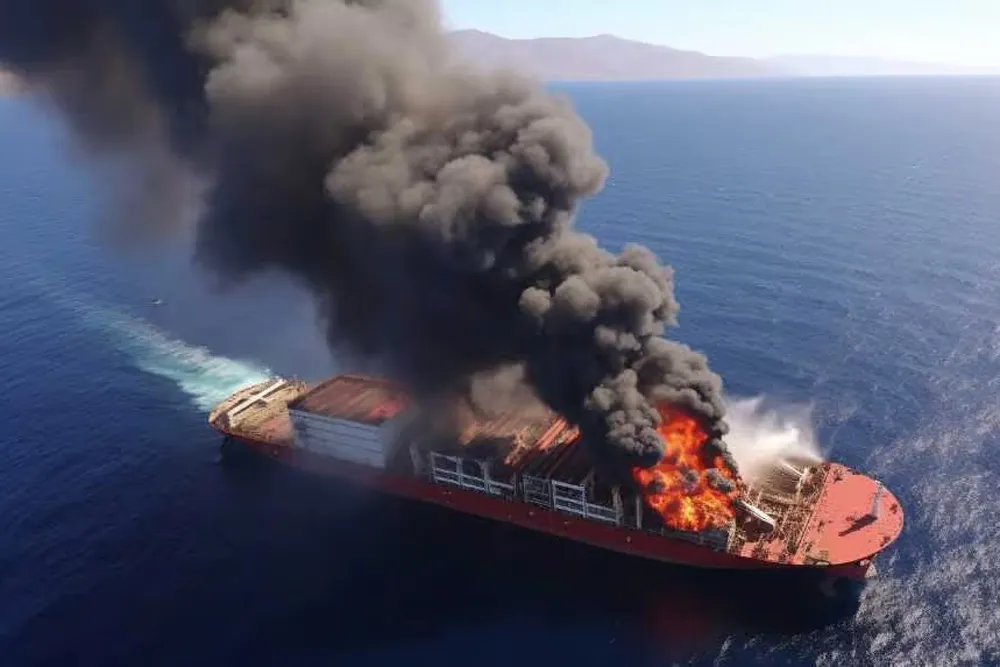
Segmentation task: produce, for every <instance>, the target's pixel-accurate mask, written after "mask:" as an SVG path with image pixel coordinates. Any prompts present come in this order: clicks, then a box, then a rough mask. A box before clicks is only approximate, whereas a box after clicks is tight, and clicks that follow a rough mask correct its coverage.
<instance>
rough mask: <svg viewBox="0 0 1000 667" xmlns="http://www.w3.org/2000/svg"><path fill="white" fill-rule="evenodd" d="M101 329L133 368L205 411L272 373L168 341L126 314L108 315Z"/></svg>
mask: <svg viewBox="0 0 1000 667" xmlns="http://www.w3.org/2000/svg"><path fill="white" fill-rule="evenodd" d="M103 320H104V326H105V327H106V328H107V329H109V330H110V331H112V332H113V333H114V334H115V337H116V339H117V340H116V343H117V344H118V346H119V348H120V349H121V350H122V351H124V352H126V353H127V354H129V355H130V356H131V357H132V359H133V361H134V362H135V364H136V366H137V367H138V368H139V369H141V370H143V371H146V372H147V373H151V374H153V375H157V376H159V377H163V378H166V379H168V380H171V381H173V382H174V383H175V384H176V385H177V386H178V387H179V388H180V389H181V390H182V391H183V392H184V393H185V394H187V395H188V396H189V397H191V400H192V402H193V403H194V405H195V406H196V407H197V408H198V409H199V410H203V411H205V412H207V411H209V410H211V409H212V408H214V407H215V406H216V405H218V403H219V402H221V401H222V400H224V399H225V398H226V397H227V396H229V395H230V394H232V393H233V392H234V391H236V390H237V389H239V388H240V387H243V386H246V385H248V384H252V383H255V382H261V381H263V380H266V379H267V378H268V377H270V376H271V375H272V373H271V372H270V371H269V370H268V369H267V368H264V367H262V366H259V365H256V364H253V363H251V362H246V361H240V360H237V359H230V358H228V357H222V356H217V355H214V354H212V353H211V352H210V351H209V350H208V349H207V348H204V347H197V346H193V345H189V344H187V343H184V342H182V341H180V340H176V339H174V338H171V337H170V336H168V335H167V334H166V333H164V332H163V331H162V330H160V329H158V328H157V327H155V326H153V325H151V324H149V323H148V322H145V321H143V320H139V319H136V318H133V317H130V316H128V315H123V314H121V313H115V312H109V313H105V314H104V316H103Z"/></svg>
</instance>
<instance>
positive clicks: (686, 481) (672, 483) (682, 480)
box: [632, 405, 738, 531]
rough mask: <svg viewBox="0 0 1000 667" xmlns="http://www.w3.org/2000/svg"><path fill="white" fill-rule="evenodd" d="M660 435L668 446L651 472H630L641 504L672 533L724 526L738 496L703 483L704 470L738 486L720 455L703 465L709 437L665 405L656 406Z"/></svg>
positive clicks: (704, 480) (691, 418) (690, 418)
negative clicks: (645, 505) (637, 488)
mask: <svg viewBox="0 0 1000 667" xmlns="http://www.w3.org/2000/svg"><path fill="white" fill-rule="evenodd" d="M657 409H658V410H659V411H660V416H661V417H662V423H661V424H660V426H659V429H658V430H659V432H660V435H661V436H663V440H664V442H665V443H666V445H667V448H666V453H665V455H664V457H663V459H662V460H661V461H660V462H659V463H657V464H656V465H655V466H653V467H652V468H633V470H632V476H633V477H634V479H635V481H636V482H638V484H639V487H640V489H642V493H643V495H644V498H645V500H646V503H647V504H648V505H649V506H650V507H652V508H653V509H654V510H656V512H657V513H658V514H659V515H660V517H662V519H663V523H664V524H665V525H666V526H669V527H670V528H674V529H677V530H688V531H700V530H705V529H706V528H712V527H725V526H726V525H728V524H729V522H730V521H732V519H733V517H734V516H735V514H734V511H733V500H734V499H735V498H736V495H737V492H736V491H733V492H731V493H725V492H723V491H719V490H717V489H715V488H713V487H712V486H711V485H710V484H709V483H708V478H707V476H706V472H707V471H708V470H709V469H710V468H713V467H714V468H716V469H717V470H718V471H719V472H720V473H722V475H723V476H724V477H725V478H726V479H728V480H729V481H731V482H733V483H734V484H738V478H737V475H736V471H734V470H732V469H731V468H730V467H729V465H728V464H727V463H726V461H725V459H724V458H723V457H722V456H717V457H715V459H714V460H712V461H708V460H706V459H707V456H708V454H707V452H705V449H704V446H705V443H706V442H707V441H708V433H706V432H705V429H704V428H702V426H701V424H699V423H698V421H697V420H696V419H695V418H694V417H691V416H690V415H688V414H686V413H685V412H683V411H681V410H679V409H677V408H674V407H672V406H669V405H659V406H657Z"/></svg>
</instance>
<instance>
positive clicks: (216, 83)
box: [0, 0, 725, 465]
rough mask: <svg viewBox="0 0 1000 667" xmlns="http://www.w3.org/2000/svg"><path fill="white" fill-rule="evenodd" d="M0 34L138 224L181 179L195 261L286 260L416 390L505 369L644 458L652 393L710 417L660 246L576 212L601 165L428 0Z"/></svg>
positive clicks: (712, 404) (113, 7)
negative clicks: (189, 195) (112, 178)
mask: <svg viewBox="0 0 1000 667" xmlns="http://www.w3.org/2000/svg"><path fill="white" fill-rule="evenodd" d="M0 59H2V60H3V61H4V62H5V63H6V64H7V65H8V66H9V67H11V68H12V69H13V70H14V71H16V72H17V73H18V74H19V75H21V76H24V77H25V78H27V79H28V80H30V81H31V82H32V83H33V85H35V86H37V87H40V88H42V89H43V90H44V91H45V93H46V94H47V96H48V97H49V98H50V99H51V100H52V101H53V102H54V103H55V104H57V106H58V108H59V109H61V110H62V111H63V112H64V113H65V114H66V116H67V118H69V120H70V123H71V125H72V127H73V128H74V129H75V130H76V131H77V135H78V137H80V139H81V141H82V142H83V143H84V145H85V146H86V147H87V148H88V149H89V150H91V151H92V152H94V153H96V154H113V155H126V156H128V159H130V160H133V161H134V162H135V170H134V171H130V172H129V173H132V174H137V175H138V176H136V177H135V178H134V179H131V181H130V182H129V183H126V185H128V186H130V187H131V188H132V189H133V194H132V195H131V196H130V198H129V200H128V201H131V202H141V203H142V204H143V208H142V209H140V210H142V211H144V212H145V213H146V214H145V215H142V216H139V219H141V220H142V223H141V224H142V225H143V231H145V230H146V228H151V229H155V230H159V229H161V228H162V227H165V226H168V225H169V224H170V223H172V222H173V221H174V220H175V219H176V218H177V217H178V216H177V215H176V209H177V206H178V205H179V203H180V202H179V200H180V199H183V194H182V193H185V192H189V188H188V186H187V185H186V184H188V183H190V180H191V178H192V176H195V177H197V178H200V179H203V180H204V181H205V183H207V188H208V194H207V195H206V201H205V204H206V212H205V214H204V216H203V217H202V218H201V219H200V221H199V222H198V225H197V228H196V230H195V232H196V236H197V243H196V258H197V260H198V262H199V263H200V264H201V265H203V266H204V267H207V269H209V270H210V271H211V272H212V273H214V274H215V275H216V276H218V277H221V278H223V279H225V280H227V281H238V280H239V279H241V278H244V277H247V276H250V275H255V274H258V273H260V272H262V271H266V270H270V269H280V270H283V271H286V272H289V273H291V274H292V275H294V276H296V277H297V278H299V279H300V280H301V281H302V283H303V284H304V285H306V286H307V287H308V288H309V289H311V290H312V291H313V292H314V294H315V295H316V297H317V301H318V303H319V305H320V309H321V312H322V316H323V318H324V321H325V323H326V325H327V331H328V337H329V340H330V343H331V345H332V346H333V347H335V348H336V349H338V350H344V349H346V350H347V351H348V352H350V353H353V354H360V355H364V356H367V357H371V358H376V359H378V360H380V361H381V362H382V363H383V364H384V366H385V368H386V369H387V370H388V372H391V373H392V374H393V375H394V376H395V377H396V378H397V379H399V380H401V381H403V382H405V383H406V384H408V385H409V386H410V388H411V389H412V390H414V391H416V392H417V393H418V394H419V395H422V396H438V395H448V394H454V393H456V392H460V393H462V394H464V395H466V396H469V397H471V398H472V399H474V400H478V401H479V403H480V406H481V407H488V406H485V405H483V402H484V401H485V402H486V403H490V402H493V401H494V400H498V399H499V398H501V396H500V394H506V393H507V391H508V390H510V389H511V387H512V384H518V383H512V382H511V378H516V377H521V378H523V381H524V383H527V384H528V385H529V386H530V389H531V391H532V392H534V393H535V394H537V395H538V396H539V397H540V398H541V399H542V400H543V401H545V402H546V403H548V404H549V405H550V406H552V407H553V408H555V409H556V410H558V411H560V412H562V413H563V414H564V415H566V416H567V417H568V418H570V419H571V420H574V421H575V422H577V423H578V424H579V425H580V426H581V428H582V430H583V432H584V434H585V436H586V440H587V442H588V443H589V444H590V445H591V448H592V450H591V451H592V453H593V454H594V457H595V458H596V459H597V460H598V462H599V463H614V464H638V465H651V464H653V463H655V462H656V461H658V460H659V459H660V458H661V456H662V454H663V447H664V445H663V442H662V440H661V438H660V436H659V435H658V433H657V431H656V428H655V427H656V425H657V424H658V422H659V419H660V418H659V415H658V413H657V411H656V410H655V409H654V407H653V403H654V402H655V401H670V402H671V403H674V404H676V405H678V406H681V407H683V408H686V409H687V410H689V411H690V412H692V413H693V414H695V415H697V416H699V417H700V418H701V419H702V420H703V421H704V422H705V424H706V427H707V428H708V429H709V430H710V431H711V432H712V433H713V435H715V436H721V435H722V434H723V433H724V432H725V424H724V422H723V421H722V416H723V402H722V400H721V381H720V379H719V377H718V376H716V375H715V374H714V373H712V372H711V371H710V370H709V368H708V366H707V362H706V360H705V358H704V357H702V356H701V355H699V354H697V353H695V352H694V351H692V350H690V349H689V348H687V347H685V346H683V345H680V344H678V343H676V342H673V341H669V340H667V339H665V338H663V337H662V336H663V334H664V331H665V328H666V327H667V326H669V325H672V324H674V318H675V315H676V313H677V310H678V305H677V303H676V301H675V299H674V296H673V275H672V271H671V270H670V269H669V267H664V266H661V265H660V264H659V263H658V262H657V260H656V258H655V257H654V256H653V255H652V253H651V252H649V251H648V250H646V249H645V248H642V247H639V246H630V247H628V248H626V249H625V250H624V252H623V253H622V254H620V255H618V256H615V255H613V254H611V253H609V252H606V251H605V250H603V249H601V248H599V247H598V245H597V243H596V242H595V241H594V239H592V238H590V237H588V236H585V235H583V234H580V233H577V232H575V231H573V229H572V226H571V223H572V219H573V216H574V214H575V212H576V209H577V207H578V204H579V203H580V201H581V200H582V199H583V198H585V197H587V196H589V195H591V194H593V193H595V192H597V191H598V190H599V189H600V188H601V186H602V184H603V181H604V178H605V174H606V166H605V164H604V162H603V161H602V160H601V159H600V158H599V157H598V156H597V155H595V153H594V151H593V147H592V142H591V134H590V130H589V128H588V127H587V126H586V125H585V124H584V123H583V122H582V121H581V119H580V118H578V117H577V115H576V114H575V113H574V111H573V110H572V108H571V107H570V105H569V104H568V103H566V102H565V101H563V100H561V99H558V98H556V97H552V96H549V95H547V94H544V93H543V92H542V91H541V89H540V87H539V86H537V85H536V84H534V83H533V82H529V81H526V80H522V79H520V78H518V77H515V76H512V75H505V74H488V75H487V74H482V73H475V72H471V71H468V70H467V69H465V68H464V67H462V66H461V65H460V64H458V63H456V62H455V61H453V60H452V58H451V55H450V54H449V53H448V50H447V48H446V42H445V40H444V38H443V35H442V30H441V25H440V18H439V16H438V11H437V7H436V5H435V4H433V3H431V2H427V1H417V0H214V1H209V0H200V1H199V0H156V1H154V0H148V1H147V2H142V3H135V2H129V1H128V0H105V1H104V2H80V0H20V1H19V0H0ZM136 192H137V193H138V195H136V194H135V193H136ZM154 213H157V214H156V215H154ZM135 219H136V216H134V215H133V216H130V219H129V220H128V222H129V223H130V224H133V225H134V224H135ZM491 376H494V377H496V378H497V382H495V383H494V384H493V385H492V386H490V385H489V378H490V377H491ZM484 383H485V384H486V386H485V387H484ZM473 385H475V386H473ZM711 446H713V447H717V448H719V450H720V451H724V449H723V446H722V444H721V441H720V440H719V439H718V437H716V438H715V439H714V440H713V442H712V445H711Z"/></svg>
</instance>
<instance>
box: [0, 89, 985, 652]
mask: <svg viewBox="0 0 1000 667" xmlns="http://www.w3.org/2000/svg"><path fill="white" fill-rule="evenodd" d="M559 88H560V92H562V93H565V94H568V95H569V96H570V97H571V99H572V100H573V102H574V104H575V105H576V107H577V109H578V110H579V112H580V113H581V114H582V115H583V116H584V118H585V119H586V120H587V121H588V122H589V123H590V125H591V127H592V129H593V131H594V137H595V142H596V144H597V147H598V150H599V152H600V153H601V155H602V156H603V157H604V158H605V159H606V160H607V161H608V162H609V164H610V167H611V176H610V178H609V180H608V183H607V185H606V187H605V189H604V190H603V191H602V192H601V193H600V194H599V195H597V196H596V197H594V198H592V199H591V200H589V201H587V202H585V204H584V206H583V208H582V210H581V212H580V215H579V220H578V225H579V227H580V228H581V229H583V230H585V231H587V232H589V233H592V234H594V235H595V236H596V237H597V238H598V239H599V240H600V241H601V242H602V243H603V244H604V245H605V246H607V247H608V248H610V249H620V248H621V246H622V245H624V244H625V243H629V242H639V243H642V244H644V245H646V246H648V247H649V248H651V249H652V250H653V251H654V252H655V253H656V254H657V255H658V256H659V257H660V258H661V259H662V260H663V261H665V262H667V263H669V264H671V265H672V266H673V267H674V268H675V270H676V285H677V297H678V300H679V301H680V303H681V312H680V316H679V326H678V327H677V329H676V330H674V332H673V333H672V335H674V336H676V337H677V338H679V339H680V340H682V341H684V342H686V343H688V344H690V345H692V346H694V347H696V348H698V349H700V350H702V351H704V352H705V353H706V354H707V355H708V356H709V358H710V360H711V364H712V367H713V369H714V370H715V371H716V372H718V373H720V374H721V375H722V376H723V377H724V379H725V383H726V390H727V393H728V395H729V396H730V397H733V398H740V397H757V396H761V397H764V398H765V399H766V400H767V401H769V402H771V403H773V404H775V405H791V404H799V405H801V404H808V405H811V406H812V410H813V411H812V419H813V422H814V426H815V429H816V432H817V436H818V439H819V441H820V443H821V445H822V448H823V451H824V454H825V455H826V456H828V457H831V458H834V459H836V460H838V461H841V462H843V463H846V464H848V465H850V466H853V467H856V468H859V469H861V470H863V471H865V472H866V473H869V474H871V475H873V476H876V477H878V478H879V479H881V480H883V481H884V482H885V483H886V484H887V485H888V486H889V487H890V488H891V489H892V490H893V492H894V493H896V494H897V495H898V497H899V498H900V500H901V502H902V504H903V507H904V509H905V511H906V517H907V523H906V527H905V530H904V533H903V535H902V537H901V538H900V539H899V540H898V541H897V542H896V543H895V544H894V545H893V546H892V547H891V548H890V550H889V551H888V552H886V553H885V554H884V555H883V556H882V557H881V558H880V560H879V561H877V565H878V569H879V574H878V576H877V577H876V578H875V579H874V580H872V581H871V582H870V583H868V584H867V586H866V587H865V588H864V590H863V591H861V593H860V597H859V598H858V599H857V601H856V602H855V603H854V604H851V605H847V606H846V607H845V606H844V605H831V604H829V603H828V602H826V601H824V600H823V599H822V598H821V595H820V594H818V592H817V591H815V590H812V589H811V588H810V587H809V586H806V585H804V584H802V583H801V582H798V581H792V580H784V579H782V578H763V577H754V576H752V575H745V574H736V573H705V572H701V571H697V570H688V569H684V568H674V567H669V566H663V565H657V564H650V563H642V562H637V561H635V560H632V559H629V558H625V557H619V556H614V555H610V554H605V553H603V552H598V551H595V550H592V549H590V548H587V547H583V546H576V545H572V544H565V543H562V542H559V541H557V540H553V539H550V538H547V537H544V536H539V535H534V534H530V533H526V532H523V531H520V530H516V529H513V528H510V527H507V526H502V525H495V524H492V523H489V522H485V521H481V520H478V519H473V518H468V517H461V516H454V515H452V514H450V513H447V512H444V511H441V510H438V509H435V508H430V507H424V506H415V505H413V504H407V503H404V502H400V501H396V500H393V499H389V498H384V497H380V496H375V495H372V494H370V493H368V492H365V491H363V490H359V489H354V488H350V487H345V486H341V485H338V484H336V483H332V482H329V481H326V480H317V479H313V478H310V477H308V476H306V475H302V474H299V473H296V472H293V471H286V470H279V469H277V468H275V467H273V466H262V465H257V464H254V463H253V462H251V461H243V462H238V463H233V464H230V463H229V462H227V463H226V464H225V465H220V463H219V461H218V444H219V442H218V439H217V437H216V436H215V435H214V434H213V433H212V432H211V431H210V430H209V428H208V427H207V425H206V423H205V416H206V413H207V410H208V409H209V408H210V406H211V405H212V404H213V403H214V402H215V401H218V400H220V399H221V398H223V397H224V396H225V395H227V394H228V393H229V392H230V391H232V390H233V389H235V388H236V387H238V386H240V385H242V384H243V383H246V382H250V381H254V380H257V379H259V378H262V377H265V376H266V375H267V374H268V373H272V372H274V373H282V374H297V375H300V376H303V377H319V376H323V375H325V374H328V373H330V372H333V371H334V370H336V368H337V367H338V366H337V361H336V359H334V358H332V357H331V355H330V354H329V353H328V352H327V351H326V349H325V347H324V345H323V342H322V337H321V334H320V332H319V329H318V327H317V324H316V323H315V321H314V320H313V312H312V308H311V304H310V303H309V301H308V299H307V298H306V297H304V296H303V295H302V294H300V293H299V292H298V291H296V289H295V288H294V287H293V286H292V285H290V284H285V283H282V282H280V281H273V282H272V281H260V283H259V284H252V285H248V286H246V287H243V288H233V287H227V288H225V289H221V288H220V289H215V287H214V286H212V285H211V284H210V282H209V281H208V280H207V278H206V277H205V276H204V275H201V274H199V272H198V271H196V270H195V269H193V268H192V266H191V262H190V261H189V258H188V257H187V255H186V253H185V252H184V250H185V249H184V247H183V246H182V245H181V244H180V243H177V244H175V245H173V246H164V245H163V244H160V245H158V246H157V250H155V251H154V250H153V248H152V247H150V246H144V245H137V246H134V247H131V246H130V247H119V246H118V245H114V244H110V243H108V242H107V239H106V238H104V237H103V235H102V234H101V231H100V230H101V229H102V227H103V226H102V224H101V223H102V222H103V221H102V219H101V218H102V216H103V215H105V214H106V211H107V206H106V205H107V203H108V202H107V199H106V198H107V197H108V196H109V193H108V189H107V188H102V187H100V186H101V184H100V180H101V178H102V174H101V173H100V172H98V171H95V170H94V169H92V168H91V167H90V166H89V165H88V163H87V162H86V161H85V160H82V159H80V157H79V151H78V150H77V148H78V147H76V146H74V145H73V144H72V143H71V141H70V139H69V137H68V136H67V135H66V133H65V131H64V130H63V129H62V128H61V126H60V124H59V123H58V122H56V120H54V119H53V118H52V117H51V116H49V115H48V114H47V113H46V112H45V111H44V110H43V109H41V108H40V107H38V106H36V105H35V104H33V103H32V102H31V101H30V100H27V99H24V98H12V97H9V98H2V99H0V146H3V147H4V150H3V152H2V154H0V284H2V285H3V289H0V367H2V368H3V370H4V380H3V382H4V390H3V392H2V393H0V415H2V426H3V428H2V430H0V664H2V665H3V666H4V667H15V666H21V665H60V666H62V665H102V666H104V665H143V666H151V665H176V664H183V665H199V664H205V665H218V664H240V665H251V664H252V665H257V664H260V665H283V666H285V665H350V666H353V665H389V664H392V665H397V664H401V663H407V664H417V665H421V664H435V665H450V664H461V665H466V664H467V665H509V664H531V665H534V664H601V665H603V664H612V663H618V664H626V661H628V662H627V664H635V665H663V664H685V665H687V664H690V665H701V664H709V665H744V664H751V663H754V664H762V665H784V664H795V665H799V664H818V665H886V664H888V665H897V664H898V665H935V666H938V665H941V666H944V665H988V664H1000V613H997V600H1000V552H998V551H997V550H998V549H1000V546H998V545H1000V501H998V499H997V496H996V487H997V478H996V477H994V475H996V474H997V473H998V472H1000V451H998V446H997V445H998V434H1000V401H998V399H997V389H998V385H1000V225H998V220H1000V132H998V131H997V121H998V120H1000V79H989V78H982V79H975V78H969V79H962V78H956V79H919V78H915V79H864V80H861V79H859V80H850V79H843V80H833V79H830V80H822V79H817V80H789V81H766V82H765V81H745V82H684V83H669V84H668V83H664V84H599V85H598V84H573V85H565V86H560V87H559ZM157 298H159V299H163V300H164V302H165V303H164V304H163V305H161V306H156V305H154V304H153V303H152V300H153V299H157Z"/></svg>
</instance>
